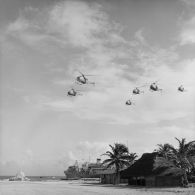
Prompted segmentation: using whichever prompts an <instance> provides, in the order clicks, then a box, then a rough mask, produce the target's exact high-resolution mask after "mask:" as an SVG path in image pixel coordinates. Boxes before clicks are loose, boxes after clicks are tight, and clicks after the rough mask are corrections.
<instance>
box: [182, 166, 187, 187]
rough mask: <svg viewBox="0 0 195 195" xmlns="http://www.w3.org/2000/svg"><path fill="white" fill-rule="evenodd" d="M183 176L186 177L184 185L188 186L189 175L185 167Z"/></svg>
mask: <svg viewBox="0 0 195 195" xmlns="http://www.w3.org/2000/svg"><path fill="white" fill-rule="evenodd" d="M183 178H184V185H183V187H187V186H188V177H187V173H186V170H185V169H184V174H183Z"/></svg>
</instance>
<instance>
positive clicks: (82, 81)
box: [76, 71, 95, 85]
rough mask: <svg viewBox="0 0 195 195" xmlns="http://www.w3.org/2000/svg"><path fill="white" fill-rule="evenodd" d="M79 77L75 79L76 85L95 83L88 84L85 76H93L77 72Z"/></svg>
mask: <svg viewBox="0 0 195 195" xmlns="http://www.w3.org/2000/svg"><path fill="white" fill-rule="evenodd" d="M78 72H79V73H80V74H81V75H80V76H77V77H76V83H77V84H79V85H84V84H93V85H95V82H89V80H88V78H87V77H86V76H94V75H84V74H83V73H82V72H80V71H78Z"/></svg>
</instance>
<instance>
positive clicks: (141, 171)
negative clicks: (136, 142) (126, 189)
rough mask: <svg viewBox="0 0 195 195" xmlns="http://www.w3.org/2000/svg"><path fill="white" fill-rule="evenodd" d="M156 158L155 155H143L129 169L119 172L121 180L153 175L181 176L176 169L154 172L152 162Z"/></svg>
mask: <svg viewBox="0 0 195 195" xmlns="http://www.w3.org/2000/svg"><path fill="white" fill-rule="evenodd" d="M156 157H157V153H156V152H153V153H145V154H143V155H142V157H141V158H140V159H138V160H137V161H136V162H135V163H134V164H133V165H131V166H130V167H129V168H127V169H125V170H123V171H121V177H122V178H130V177H141V176H144V177H146V176H153V175H159V176H160V175H161V176H165V175H167V176H168V175H172V176H178V175H181V174H182V171H181V170H180V169H178V168H171V169H168V168H167V167H164V168H159V169H155V170H154V162H155V159H156Z"/></svg>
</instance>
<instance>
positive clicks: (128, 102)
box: [125, 100, 135, 106]
mask: <svg viewBox="0 0 195 195" xmlns="http://www.w3.org/2000/svg"><path fill="white" fill-rule="evenodd" d="M125 104H126V105H127V106H131V105H135V103H134V102H132V101H131V100H127V101H126V103H125Z"/></svg>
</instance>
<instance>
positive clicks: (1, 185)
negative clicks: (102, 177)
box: [0, 181, 195, 195]
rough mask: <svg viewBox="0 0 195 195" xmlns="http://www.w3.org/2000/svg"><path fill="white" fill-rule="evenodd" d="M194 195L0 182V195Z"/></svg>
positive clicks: (73, 184) (192, 191)
mask: <svg viewBox="0 0 195 195" xmlns="http://www.w3.org/2000/svg"><path fill="white" fill-rule="evenodd" d="M75 194H76V195H77V194H78V195H161V194H163V195H175V194H179V195H194V194H195V188H135V187H134V188H133V187H129V186H126V185H124V186H113V185H102V184H89V183H84V182H82V181H73V182H70V181H52V182H30V181H26V182H19V181H15V182H9V181H6V182H5V181H4V182H0V195H75Z"/></svg>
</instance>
